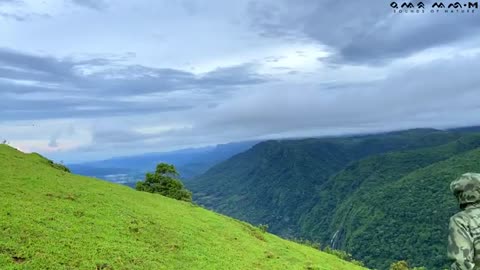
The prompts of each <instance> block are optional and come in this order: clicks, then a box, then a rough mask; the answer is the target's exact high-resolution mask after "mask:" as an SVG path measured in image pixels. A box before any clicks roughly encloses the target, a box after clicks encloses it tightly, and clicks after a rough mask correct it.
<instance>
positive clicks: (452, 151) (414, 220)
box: [189, 130, 480, 269]
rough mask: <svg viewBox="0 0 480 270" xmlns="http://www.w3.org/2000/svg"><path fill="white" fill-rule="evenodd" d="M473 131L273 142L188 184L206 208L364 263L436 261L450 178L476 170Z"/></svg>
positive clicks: (451, 205) (477, 139)
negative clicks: (325, 247) (330, 248)
mask: <svg viewBox="0 0 480 270" xmlns="http://www.w3.org/2000/svg"><path fill="white" fill-rule="evenodd" d="M478 147H480V136H479V135H475V133H472V132H469V134H467V133H465V134H464V133H460V132H458V131H455V132H451V131H436V130H411V131H406V132H396V133H390V134H380V135H371V136H360V137H345V138H330V139H310V140H297V141H270V142H265V143H261V144H258V145H256V146H254V147H253V148H252V149H251V150H250V151H247V152H244V153H242V154H239V155H237V156H235V157H233V158H231V159H230V160H228V161H226V162H224V163H221V164H219V165H218V166H215V167H214V168H212V169H211V170H209V171H208V172H207V173H206V174H204V175H203V176H201V177H199V178H198V179H197V182H195V183H192V184H191V186H189V187H190V188H191V189H192V190H193V191H194V192H195V200H196V201H197V202H198V203H200V204H203V205H205V206H207V207H210V208H213V209H215V210H217V211H220V212H222V213H225V214H227V215H231V216H233V217H236V218H240V219H244V220H247V221H249V222H252V223H257V224H260V223H268V224H269V225H270V228H269V230H270V231H272V232H274V233H277V234H280V235H282V236H286V237H289V238H303V239H309V240H311V241H313V242H320V243H323V244H329V245H331V246H332V247H333V248H334V249H341V250H344V251H345V252H346V254H350V253H351V254H353V258H356V259H358V260H360V261H363V262H364V263H365V264H366V265H367V266H369V267H372V268H378V269H388V267H389V266H390V265H391V263H392V262H394V261H398V260H401V259H403V258H405V259H407V260H408V262H409V263H411V265H425V266H427V267H428V268H429V269H443V268H444V267H446V266H447V261H446V258H445V257H446V256H445V252H446V243H445V241H446V235H447V231H446V228H447V223H448V219H449V217H450V216H451V215H452V214H453V213H455V211H456V210H457V206H456V204H455V200H454V198H453V196H452V195H451V194H450V192H449V189H448V185H449V183H450V181H452V180H453V179H454V178H456V177H457V176H459V175H460V174H462V173H464V172H467V171H474V172H475V171H476V172H480V153H479V151H480V150H475V149H477V148H478Z"/></svg>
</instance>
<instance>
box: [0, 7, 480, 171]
mask: <svg viewBox="0 0 480 270" xmlns="http://www.w3.org/2000/svg"><path fill="white" fill-rule="evenodd" d="M399 3H401V2H399ZM414 3H416V2H414ZM425 3H426V6H427V8H426V9H425V11H424V13H416V12H414V13H405V12H402V13H399V12H398V11H399V10H400V9H396V10H395V9H394V8H392V7H391V6H390V1H384V0H359V1H338V0H335V1H334V0H256V1H251V0H235V1H225V0H209V1H203V0H176V1H175V0H150V1H149V0H135V1H111V0H0V139H1V140H4V139H5V140H7V141H8V142H9V144H11V145H12V146H14V147H17V148H18V149H20V150H22V151H25V152H39V153H41V154H43V155H46V156H48V157H50V158H52V159H54V160H63V161H65V162H79V161H86V160H97V159H104V158H108V157H114V156H125V155H134V154H140V153H146V152H163V151H171V150H176V149H181V148H187V147H201V146H207V145H214V144H219V143H227V142H234V141H245V140H253V139H255V140H256V139H270V138H292V137H313V136H324V135H340V134H355V133H365V132H379V131H388V130H398V129H407V128H417V127H433V128H449V127H457V126H469V125H478V124H480V118H479V117H478V116H479V115H480V102H479V101H480V95H479V94H480V91H479V83H480V76H479V70H480V9H478V10H476V9H475V10H474V12H473V13H472V12H464V13H462V12H453V13H445V12H444V11H443V10H440V11H439V12H433V13H432V12H431V8H429V6H430V5H431V2H428V1H425ZM445 3H447V2H445ZM462 3H463V2H462ZM465 3H467V2H465ZM462 9H463V8H462ZM415 10H416V9H415ZM394 11H396V12H394Z"/></svg>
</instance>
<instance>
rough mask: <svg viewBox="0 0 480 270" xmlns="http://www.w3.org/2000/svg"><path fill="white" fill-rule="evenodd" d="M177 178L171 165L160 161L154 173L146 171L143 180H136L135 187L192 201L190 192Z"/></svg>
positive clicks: (175, 171)
mask: <svg viewBox="0 0 480 270" xmlns="http://www.w3.org/2000/svg"><path fill="white" fill-rule="evenodd" d="M177 178H178V173H177V170H176V169H175V167H174V166H173V165H170V164H166V163H160V164H158V165H157V169H156V170H155V172H154V173H147V174H146V176H145V180H144V181H139V182H137V185H136V189H137V190H139V191H146V192H150V193H159V194H161V195H163V196H167V197H170V198H173V199H177V200H181V201H187V202H190V201H192V193H191V192H190V191H188V190H187V189H185V188H184V186H183V184H182V182H181V181H180V180H178V179H177Z"/></svg>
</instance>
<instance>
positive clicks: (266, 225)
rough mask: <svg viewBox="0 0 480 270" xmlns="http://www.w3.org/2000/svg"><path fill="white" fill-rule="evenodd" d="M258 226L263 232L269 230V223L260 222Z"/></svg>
mask: <svg viewBox="0 0 480 270" xmlns="http://www.w3.org/2000/svg"><path fill="white" fill-rule="evenodd" d="M257 228H258V229H259V230H260V231H261V232H263V233H266V232H267V231H268V224H259V225H258V226H257Z"/></svg>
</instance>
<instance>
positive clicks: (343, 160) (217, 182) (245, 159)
mask: <svg viewBox="0 0 480 270" xmlns="http://www.w3.org/2000/svg"><path fill="white" fill-rule="evenodd" d="M459 136H460V135H459V134H457V133H450V132H442V131H438V130H432V129H417V130H409V131H403V132H395V133H388V134H379V135H373V136H358V137H345V138H326V139H306V140H285V141H267V142H263V143H260V144H257V145H256V146H254V147H253V148H252V149H250V150H249V151H246V152H244V153H241V154H239V155H236V156H234V157H233V158H231V159H229V160H227V161H225V162H223V163H220V164H219V165H217V166H214V167H213V168H212V169H210V170H209V171H207V172H206V173H205V174H203V175H202V176H200V177H198V178H196V179H194V181H190V182H186V185H187V187H188V188H190V189H191V190H192V191H193V192H194V200H195V201H197V202H198V203H200V204H201V205H204V206H206V207H208V208H211V209H215V210H216V211H219V212H221V213H225V214H227V215H229V216H232V217H235V218H239V219H242V220H247V221H249V222H251V223H254V224H260V223H267V224H269V226H270V228H271V230H272V232H274V233H277V234H281V235H284V236H288V237H298V236H300V234H299V231H298V226H299V224H298V221H299V220H300V219H301V218H302V216H303V215H304V214H305V213H306V212H309V211H310V209H312V208H313V207H315V205H316V204H318V203H319V200H318V199H317V194H318V193H319V192H321V191H322V190H325V189H323V186H324V185H325V184H326V183H327V182H328V181H327V180H328V179H329V178H330V177H332V176H333V175H334V174H335V173H337V172H339V171H340V170H342V169H343V168H344V167H345V166H347V165H348V164H349V163H351V162H353V161H356V160H360V159H362V158H364V157H367V156H370V155H374V154H378V153H385V152H389V151H393V150H408V149H417V148H421V147H427V146H436V145H441V144H444V143H447V142H450V141H452V140H455V139H457V138H458V137H459ZM326 192H328V190H327V191H326ZM326 203H328V202H326V201H321V204H322V205H326ZM314 218H315V219H319V217H314ZM315 222H318V220H317V221H315Z"/></svg>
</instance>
